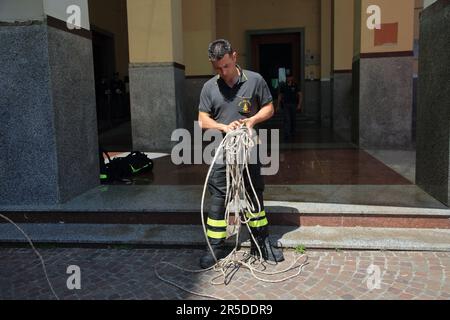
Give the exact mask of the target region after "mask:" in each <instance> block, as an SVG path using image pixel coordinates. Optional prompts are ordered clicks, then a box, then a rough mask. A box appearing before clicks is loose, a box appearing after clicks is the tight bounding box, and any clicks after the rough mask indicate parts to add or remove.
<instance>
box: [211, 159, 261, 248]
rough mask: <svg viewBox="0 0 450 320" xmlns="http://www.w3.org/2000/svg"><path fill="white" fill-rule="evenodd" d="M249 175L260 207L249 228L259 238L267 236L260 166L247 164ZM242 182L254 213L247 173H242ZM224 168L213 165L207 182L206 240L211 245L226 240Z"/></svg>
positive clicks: (255, 204)
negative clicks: (209, 203)
mask: <svg viewBox="0 0 450 320" xmlns="http://www.w3.org/2000/svg"><path fill="white" fill-rule="evenodd" d="M249 173H250V177H251V179H252V183H253V187H254V189H255V192H256V194H257V197H258V200H259V203H260V205H261V211H260V212H253V213H261V215H260V217H257V218H254V219H252V222H251V223H250V227H252V231H254V234H256V235H258V234H260V235H261V236H263V235H265V234H267V232H268V227H267V223H268V222H267V218H266V216H265V211H264V199H263V192H264V179H263V176H262V175H261V164H260V163H259V161H258V164H249ZM244 180H245V185H246V187H247V192H248V194H249V195H250V197H251V200H252V202H253V204H254V206H255V211H258V205H257V201H256V199H255V197H254V194H253V191H252V189H251V186H250V183H249V181H248V176H247V173H246V172H245V171H244ZM226 190H227V186H226V166H225V164H215V165H214V166H213V169H212V170H211V175H210V178H209V180H208V191H209V193H210V195H211V206H210V209H209V211H208V222H207V228H208V238H209V240H210V243H211V244H213V245H214V244H219V243H221V242H223V240H224V239H225V238H226V222H225V220H224V218H225V196H226Z"/></svg>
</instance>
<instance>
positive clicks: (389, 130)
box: [352, 0, 414, 150]
mask: <svg viewBox="0 0 450 320" xmlns="http://www.w3.org/2000/svg"><path fill="white" fill-rule="evenodd" d="M371 5H377V6H378V7H379V8H380V9H381V11H380V13H381V26H380V27H381V28H380V29H369V27H368V26H367V21H368V19H369V16H370V14H368V13H367V9H368V7H369V6H371ZM355 26H356V28H357V29H358V30H356V31H355V52H354V58H353V61H354V62H353V75H354V79H355V81H354V92H355V99H354V109H353V110H354V111H353V114H354V115H355V116H354V125H353V127H354V128H355V130H354V131H353V135H352V140H353V142H354V143H356V144H359V146H360V147H361V148H365V149H404V150H408V149H412V148H413V143H412V125H413V121H412V112H413V61H414V57H413V56H414V53H413V42H414V1H411V0H398V1H385V0H356V1H355Z"/></svg>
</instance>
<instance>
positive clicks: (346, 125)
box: [332, 73, 353, 141]
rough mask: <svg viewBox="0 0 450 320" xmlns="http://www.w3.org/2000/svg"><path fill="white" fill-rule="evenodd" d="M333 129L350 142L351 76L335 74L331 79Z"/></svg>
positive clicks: (349, 74) (348, 74)
mask: <svg viewBox="0 0 450 320" xmlns="http://www.w3.org/2000/svg"><path fill="white" fill-rule="evenodd" d="M332 86H333V88H332V89H333V107H332V109H333V129H334V131H335V132H336V133H337V134H339V135H340V136H341V137H342V138H343V139H345V140H346V141H350V140H351V137H350V131H351V126H352V105H353V100H352V74H351V73H335V74H334V78H333V84H332Z"/></svg>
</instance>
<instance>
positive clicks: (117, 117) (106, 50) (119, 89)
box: [92, 26, 130, 133]
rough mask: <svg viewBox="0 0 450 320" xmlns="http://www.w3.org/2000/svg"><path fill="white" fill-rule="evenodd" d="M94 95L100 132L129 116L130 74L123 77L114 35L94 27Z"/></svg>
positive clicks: (126, 119)
mask: <svg viewBox="0 0 450 320" xmlns="http://www.w3.org/2000/svg"><path fill="white" fill-rule="evenodd" d="M92 49H93V55H94V59H93V60H94V77H95V95H96V103H97V125H98V131H99V133H103V132H105V131H107V130H110V129H112V128H114V127H116V126H117V125H120V124H121V123H123V122H126V121H129V119H130V101H129V95H128V92H127V90H126V82H127V77H125V79H120V78H119V74H118V73H117V70H116V53H115V39H114V34H112V33H110V32H108V31H105V30H101V29H99V28H97V27H95V26H92Z"/></svg>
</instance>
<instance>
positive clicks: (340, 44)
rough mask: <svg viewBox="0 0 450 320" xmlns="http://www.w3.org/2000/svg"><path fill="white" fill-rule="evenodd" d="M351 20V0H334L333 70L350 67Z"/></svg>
mask: <svg viewBox="0 0 450 320" xmlns="http://www.w3.org/2000/svg"><path fill="white" fill-rule="evenodd" d="M353 22H354V3H353V0H334V70H351V69H352V62H353V45H354V39H353V31H354V25H353V24H354V23H353Z"/></svg>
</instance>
